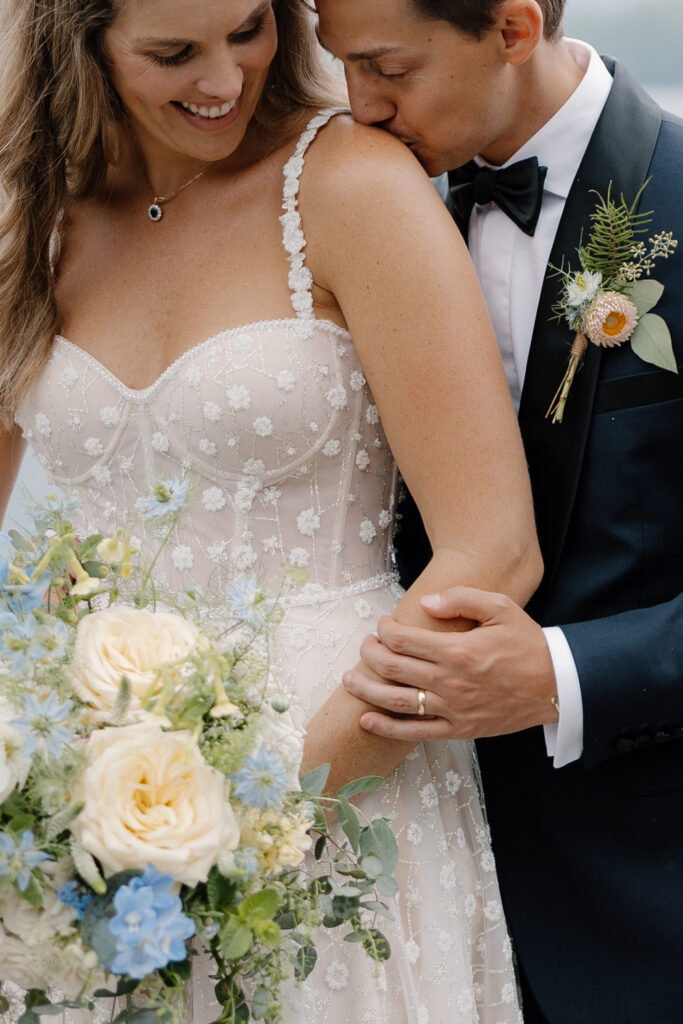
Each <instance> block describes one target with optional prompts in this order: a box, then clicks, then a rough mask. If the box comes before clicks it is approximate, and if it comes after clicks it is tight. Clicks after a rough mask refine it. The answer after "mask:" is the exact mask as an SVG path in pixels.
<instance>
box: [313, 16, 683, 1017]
mask: <svg viewBox="0 0 683 1024" xmlns="http://www.w3.org/2000/svg"><path fill="white" fill-rule="evenodd" d="M317 6H318V11H319V16H320V18H319V30H320V37H321V40H322V42H323V44H324V45H325V46H326V47H327V48H328V49H329V50H331V51H332V53H334V54H335V56H337V57H339V58H341V59H342V60H343V62H344V65H345V70H346V75H347V81H348V86H349V94H350V99H351V104H352V108H353V113H354V116H355V118H356V119H357V120H359V121H363V122H365V123H368V124H376V125H379V126H380V127H382V128H384V129H386V130H387V131H389V132H391V133H392V134H394V135H396V136H397V137H398V138H399V139H401V140H402V141H403V142H405V143H406V144H407V145H408V146H410V148H411V149H412V150H413V152H414V153H415V155H416V156H417V158H418V159H419V160H420V162H421V163H422V164H423V166H424V167H425V168H426V170H427V171H428V173H429V174H430V175H432V176H435V175H438V174H441V173H442V172H444V171H447V170H448V171H450V172H451V173H450V175H449V186H450V189H449V191H450V194H449V196H448V199H447V201H448V203H449V207H450V209H451V211H452V212H453V214H454V216H456V218H458V219H459V223H460V226H461V229H462V230H463V232H464V233H465V235H466V236H467V237H468V241H469V246H470V252H471V254H472V258H473V260H474V262H475V266H476V267H477V271H478V273H479V278H480V281H481V285H482V288H483V291H484V294H485V297H486V300H487V304H488V308H489V312H490V315H491V319H492V322H493V325H494V328H495V331H496V335H497V337H498V341H499V345H500V348H501V354H502V357H503V362H504V365H505V368H506V371H507V375H508V380H509V383H510V387H511V390H512V395H513V399H514V400H515V402H516V403H517V404H518V408H519V423H520V428H521V431H522V435H523V439H524V443H525V447H526V451H527V458H528V463H529V470H530V474H531V482H532V487H533V491H534V501H535V507H536V517H537V526H538V532H539V537H540V541H541V547H542V550H543V554H544V559H545V567H546V572H545V577H544V580H543V583H542V585H541V587H540V589H539V591H538V593H537V595H536V596H535V598H534V599H533V601H532V603H531V605H530V607H529V608H528V609H527V612H524V611H523V610H522V609H520V608H518V607H516V606H515V605H514V604H512V602H510V601H509V600H507V599H505V598H502V597H500V596H497V595H488V594H484V593H481V592H478V591H471V590H466V589H464V588H455V589H454V590H453V591H451V592H449V593H447V594H444V595H439V596H435V597H434V598H433V599H432V600H431V603H428V602H427V601H425V606H426V607H428V610H430V611H431V613H432V614H433V615H435V616H437V617H439V618H449V617H453V618H455V617H458V616H460V617H465V618H468V619H471V620H473V621H474V622H475V623H476V624H477V625H475V628H474V629H472V630H471V632H468V633H458V634H452V633H440V634H439V633H431V632H424V631H421V630H417V629H410V628H407V627H403V626H400V625H398V624H397V623H395V622H394V621H393V620H392V619H384V620H382V622H381V623H380V627H379V639H376V638H368V639H367V640H366V642H365V644H364V647H363V656H364V660H365V661H366V662H367V663H368V664H369V665H371V667H372V668H374V669H375V671H376V672H378V673H379V674H380V676H382V677H384V678H385V679H386V680H387V682H386V683H384V684H381V683H376V682H373V681H371V680H370V679H369V678H366V677H364V676H363V675H362V674H360V673H349V674H348V675H347V677H345V680H344V682H345V685H347V686H348V688H349V689H350V690H351V691H352V692H353V693H356V694H357V695H359V696H361V697H364V698H365V699H366V700H368V701H369V702H370V703H373V704H375V705H376V706H378V707H379V708H386V709H387V710H388V711H389V712H391V711H394V710H396V707H397V704H396V698H397V695H398V697H399V698H400V697H401V696H403V698H404V700H405V692H406V691H405V689H404V687H405V685H409V686H411V687H414V688H415V689H413V693H415V698H416V704H415V706H416V708H417V692H416V691H417V690H418V689H422V690H424V691H425V692H426V712H427V716H434V717H427V718H422V719H420V718H418V717H415V718H396V717H393V716H391V715H386V714H380V713H369V714H367V715H366V716H364V719H363V723H362V724H363V725H364V727H366V728H368V729H370V730H371V731H373V732H375V733H377V734H382V735H386V736H394V737H403V738H406V739H412V740H418V739H429V738H439V737H445V736H450V737H465V738H470V737H474V738H481V737H496V738H495V739H491V738H489V739H482V740H481V742H480V743H479V744H478V748H479V754H480V760H481V766H482V771H483V776H484V788H485V793H486V800H487V807H488V812H489V817H490V821H491V827H492V831H493V841H494V849H495V850H496V852H497V857H498V865H499V872H500V882H501V887H502V891H503V897H504V901H505V906H506V911H507V914H508V921H509V925H510V928H511V931H512V934H513V938H514V942H515V946H516V949H517V952H518V955H519V960H520V967H521V975H522V983H523V989H524V996H525V1004H524V1014H525V1021H526V1022H527V1024H534V1022H544V1021H545V1022H550V1024H580V1022H581V1024H584V1022H585V1024H615V1022H618V1024H674V1022H676V1021H680V1020H683V596H682V595H681V591H683V458H682V456H681V438H683V386H682V384H681V377H679V376H677V375H675V374H673V373H670V372H666V371H664V370H658V369H656V368H655V367H654V366H652V365H651V364H649V363H645V362H643V361H641V360H640V359H639V358H638V357H637V356H636V355H635V354H634V353H633V352H632V350H631V348H630V345H629V344H628V343H625V344H623V345H622V346H621V347H615V348H610V349H600V348H597V347H596V346H593V345H591V346H590V347H589V351H588V353H587V356H586V359H585V364H584V367H583V369H582V371H581V372H580V373H579V374H578V375H577V378H576V380H575V381H574V384H573V388H572V391H571V393H570V396H569V400H568V404H567V407H566V412H565V416H564V422H563V423H561V424H553V423H552V422H551V421H550V420H549V419H547V418H546V415H545V414H546V410H547V408H548V406H549V404H550V402H551V399H552V397H553V394H554V392H555V389H556V387H557V386H558V384H559V382H560V380H561V378H562V375H563V373H564V370H565V368H566V365H567V360H568V356H569V346H570V344H571V341H572V333H571V332H570V331H569V328H568V327H567V326H566V323H560V324H558V323H554V322H552V321H551V315H552V307H553V304H554V303H555V302H556V301H557V299H558V297H559V282H558V279H557V278H553V277H548V276H546V268H547V264H548V263H550V264H552V265H553V266H554V267H558V266H561V265H562V263H563V261H564V264H565V265H566V264H567V263H569V264H570V265H571V266H572V268H573V269H576V267H577V256H576V249H577V246H578V245H579V244H580V243H581V240H582V233H583V239H584V241H585V240H586V239H587V236H588V234H589V232H590V230H591V222H590V213H591V211H592V209H593V207H594V203H595V195H594V194H592V191H591V190H597V191H598V192H600V193H601V194H602V195H605V194H606V193H607V190H608V188H609V186H610V183H611V184H612V195H613V196H615V197H617V198H619V197H620V195H621V194H622V193H623V195H624V196H625V198H626V199H627V201H631V200H632V199H633V198H634V197H635V195H636V193H637V192H638V190H639V188H640V187H641V185H643V183H644V182H645V181H646V180H647V179H648V178H651V179H652V180H651V182H650V184H649V185H648V187H647V190H646V193H645V196H644V199H643V201H642V203H641V207H640V209H641V210H643V211H647V210H654V216H653V224H652V227H651V229H650V231H649V233H648V236H647V237H650V235H654V234H655V233H657V232H660V231H665V230H666V231H672V232H673V234H674V236H675V237H677V238H678V239H681V249H680V250H679V252H678V253H677V254H675V255H674V256H673V257H672V258H670V259H669V260H668V261H666V262H664V261H661V262H658V264H657V267H656V271H655V276H656V278H657V279H658V280H660V281H661V282H662V283H663V284H664V285H665V292H664V297H663V299H662V300H661V302H660V304H659V306H658V307H657V313H658V314H660V315H661V316H662V317H663V318H664V319H665V321H666V322H667V324H668V325H669V327H670V329H671V333H672V336H673V344H674V351H675V355H676V359H677V362H678V365H679V367H681V366H683V286H682V282H683V123H681V122H680V121H679V120H677V119H675V118H673V117H671V116H670V115H667V114H663V113H662V111H661V110H660V109H659V108H658V107H657V105H656V104H655V103H654V102H653V101H652V100H651V99H649V97H648V96H647V95H646V94H645V93H644V92H643V91H642V90H641V89H640V88H639V87H638V86H637V85H636V84H635V83H634V82H633V81H632V79H631V78H630V77H629V76H628V74H627V72H626V71H625V70H624V68H623V67H622V66H621V65H620V64H619V63H618V62H615V61H613V60H611V59H607V58H606V59H605V60H604V61H603V60H601V59H600V58H599V57H598V56H597V54H596V53H595V52H594V51H592V50H591V49H590V48H589V47H587V46H586V45H585V44H580V43H574V42H569V41H567V40H563V39H562V38H561V31H560V30H561V21H562V14H563V7H564V0H318V3H317ZM644 31H647V26H646V25H644ZM474 157H477V163H478V164H480V165H486V166H488V167H492V168H498V167H507V166H508V165H520V166H515V169H514V170H513V171H512V178H510V175H508V176H507V178H505V177H504V176H495V177H494V174H493V171H485V172H484V173H483V174H480V173H479V174H478V173H477V171H478V169H477V167H475V166H473V165H472V164H470V161H472V160H473V158H474ZM454 169H460V170H455V171H454ZM482 457H485V453H482ZM397 544H398V546H399V549H400V550H399V560H400V564H401V567H402V570H403V576H404V581H405V582H406V583H410V582H411V580H412V579H413V578H414V577H415V575H417V574H418V573H419V572H420V571H421V569H422V567H423V565H424V564H425V561H426V559H427V558H428V556H429V546H428V543H427V541H426V538H425V537H424V533H423V532H422V531H421V527H420V523H419V517H418V516H417V513H416V512H415V510H414V507H413V508H412V510H411V509H410V508H408V510H407V511H406V512H405V513H404V521H403V528H402V531H401V533H400V536H399V537H398V538H397ZM454 582H457V581H454ZM527 613H528V614H527ZM542 627H547V628H546V629H545V630H544V629H543V628H542ZM558 627H559V628H558ZM397 684H403V686H399V685H397ZM403 706H404V705H403ZM558 711H559V722H558ZM554 723H557V724H554ZM539 725H544V726H545V735H544V730H542V729H540V728H538V726H539ZM530 726H535V727H534V728H530ZM502 734H506V735H502ZM549 755H550V756H549Z"/></svg>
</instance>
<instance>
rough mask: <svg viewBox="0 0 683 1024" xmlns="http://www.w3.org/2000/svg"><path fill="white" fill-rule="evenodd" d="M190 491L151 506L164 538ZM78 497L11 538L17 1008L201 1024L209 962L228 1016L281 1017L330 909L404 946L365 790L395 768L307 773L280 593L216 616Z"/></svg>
mask: <svg viewBox="0 0 683 1024" xmlns="http://www.w3.org/2000/svg"><path fill="white" fill-rule="evenodd" d="M186 489H187V487H186V484H184V483H182V484H181V483H179V482H178V481H177V480H172V481H165V482H164V481H159V482H157V483H156V484H155V486H154V488H153V491H152V493H151V495H150V496H149V497H148V498H143V499H142V500H141V501H140V502H139V503H138V506H139V514H140V516H141V517H142V518H143V519H146V520H147V522H148V524H149V523H153V524H156V526H157V528H158V532H159V533H160V534H161V535H162V540H161V542H160V546H159V551H160V550H161V549H162V548H163V545H164V543H165V539H164V538H166V539H167V538H168V537H169V536H170V532H171V529H172V527H173V526H174V524H175V522H176V520H177V517H178V515H180V513H181V511H182V504H183V499H184V495H185V492H186ZM72 510H73V505H70V504H69V503H68V502H66V503H65V502H61V501H59V500H57V499H56V498H54V497H48V499H47V500H46V502H45V503H44V504H43V505H41V506H40V507H37V508H36V515H35V522H36V528H37V531H38V536H37V537H24V536H20V535H19V534H18V533H16V532H12V533H11V535H10V536H8V535H5V534H0V1013H2V1012H6V1011H8V1010H9V1009H10V1006H11V1001H12V1003H13V1011H12V1012H13V1017H14V1016H19V1013H20V1012H21V1011H19V1010H16V1000H17V993H18V989H17V988H16V986H19V988H20V989H23V990H25V992H24V996H23V1012H21V1016H19V1020H20V1021H21V1024H37V1021H38V1018H39V1016H40V1014H42V1013H56V1012H61V1011H62V1009H64V1008H85V1009H88V1008H92V1005H93V1003H92V1000H93V999H102V998H109V997H118V999H117V1002H116V1003H114V1004H113V1007H114V1008H113V1010H112V1018H113V1020H114V1021H116V1022H123V1021H131V1022H138V1024H151V1022H152V1021H156V1020H168V1021H173V1020H176V1019H182V1015H183V998H184V991H185V983H186V982H187V980H188V979H189V977H190V973H191V969H192V959H193V957H195V956H196V955H198V954H207V955H208V956H210V957H211V958H212V964H211V969H210V973H211V976H212V978H215V980H216V987H215V992H216V998H217V1000H218V1002H219V1003H220V1004H221V1007H222V1009H221V1011H220V1020H221V1021H224V1022H234V1024H236V1022H246V1021H248V1020H249V1017H250V1014H251V1015H252V1016H253V1018H254V1019H256V1020H264V1021H267V1022H271V1024H275V1022H277V1021H278V1020H279V1019H280V998H279V989H280V985H281V983H282V981H283V980H285V979H287V978H291V977H294V978H295V979H299V980H301V979H303V978H305V977H306V976H307V975H308V974H309V973H310V971H311V970H312V969H313V968H314V965H315V961H316V951H315V945H314V941H313V935H314V929H315V927H316V926H317V925H318V924H320V923H321V922H322V923H324V924H325V926H327V927H335V926H337V925H340V926H343V927H345V928H346V929H347V930H348V935H347V938H348V939H349V940H350V941H357V942H359V943H361V944H362V946H363V947H364V948H365V950H366V952H367V953H368V955H369V956H370V957H372V958H374V959H375V960H378V961H379V960H384V959H386V958H387V957H388V956H389V946H388V943H387V941H386V939H385V938H384V936H383V935H382V933H381V932H380V931H379V930H378V928H377V927H376V918H377V915H385V916H390V914H389V911H388V908H387V906H386V904H385V903H384V901H383V898H382V897H383V896H384V897H387V896H392V895H393V894H394V893H395V892H396V889H397V886H396V883H395V881H394V879H393V877H392V873H393V871H394V868H395V866H396V861H397V848H396V842H395V839H394V836H393V833H392V832H391V829H390V827H389V825H388V824H387V821H386V820H385V819H381V818H380V819H375V820H373V821H368V820H365V821H363V820H362V819H361V816H360V812H358V811H357V810H356V809H355V808H354V807H353V806H352V805H351V803H350V802H349V798H350V797H352V796H353V795H355V794H357V793H361V792H368V791H371V790H373V789H376V788H378V787H379V785H381V782H382V780H381V779H379V778H375V777H372V778H368V779H362V780H358V781H357V782H355V783H351V784H349V785H348V786H347V787H345V788H344V789H343V790H342V791H341V792H340V793H339V794H338V796H337V797H336V798H334V799H332V798H326V797H323V796H321V793H322V791H323V788H324V786H325V783H326V779H327V769H326V768H325V767H321V768H319V769H316V771H314V772H312V773H310V774H309V775H308V776H307V777H305V778H304V779H303V780H302V782H301V784H300V783H299V781H298V769H299V765H300V761H301V754H302V744H303V729H302V727H301V725H300V723H299V722H298V720H297V715H296V714H295V708H294V707H293V706H292V705H291V704H290V699H289V697H288V695H287V694H286V693H284V692H283V691H282V690H281V689H280V688H279V687H278V685H277V682H276V681H274V680H273V679H272V678H271V676H272V673H271V670H270V660H269V644H270V640H271V639H272V637H271V634H272V628H273V625H274V624H275V623H277V621H278V620H279V618H280V617H281V614H282V611H281V604H280V599H278V598H272V597H269V595H268V594H267V593H266V592H265V591H264V590H263V589H262V588H261V587H260V586H259V584H258V581H257V580H254V579H244V578H242V579H237V580H235V581H234V584H233V586H232V589H231V591H230V592H229V593H228V594H225V595H221V597H222V606H223V609H224V608H225V605H226V604H227V606H228V612H227V613H226V612H225V611H223V614H222V620H223V621H222V625H221V627H220V629H219V630H218V629H212V628H211V627H210V626H209V625H207V622H210V617H209V618H207V616H206V614H205V612H206V606H207V604H208V598H205V597H204V596H203V595H202V594H200V593H198V592H197V591H186V592H184V593H183V594H176V595H169V594H162V593H161V592H160V590H159V588H158V586H157V585H156V584H155V582H154V571H153V570H154V565H155V563H156V560H157V559H158V555H159V552H157V554H156V556H155V558H154V559H153V560H152V563H151V564H147V563H145V562H144V561H143V559H142V558H141V556H140V553H139V551H138V550H137V545H136V542H135V540H134V537H133V536H132V535H131V531H130V529H121V530H118V531H117V532H116V533H114V534H113V535H111V536H104V535H101V534H96V535H92V536H89V537H87V538H81V539H80V540H78V539H77V538H76V535H75V532H74V529H73V527H72V525H71V522H70V518H69V516H70V513H71V511H72ZM286 585H287V583H286V581H285V584H284V586H285V587H286ZM226 618H227V619H228V624H227V625H226V622H225V620H226ZM325 811H327V814H328V817H332V816H336V818H337V820H338V822H339V825H340V828H338V829H336V831H335V834H334V836H333V835H332V834H331V831H330V826H329V825H328V824H327V819H326V814H325ZM313 845H314V847H315V850H314V855H315V858H317V860H318V862H319V863H318V865H317V870H316V872H315V873H314V874H313V875H309V874H308V873H307V871H306V865H305V864H304V855H305V854H306V852H307V851H308V850H309V848H311V846H313ZM203 970H206V967H204V968H203ZM206 973H209V970H207V971H206ZM244 979H246V981H247V984H246V985H245V984H244ZM4 982H10V983H12V984H11V985H10V986H9V987H8V986H4V988H3V986H2V984H1V983H4ZM245 988H246V990H247V992H248V994H246V992H245Z"/></svg>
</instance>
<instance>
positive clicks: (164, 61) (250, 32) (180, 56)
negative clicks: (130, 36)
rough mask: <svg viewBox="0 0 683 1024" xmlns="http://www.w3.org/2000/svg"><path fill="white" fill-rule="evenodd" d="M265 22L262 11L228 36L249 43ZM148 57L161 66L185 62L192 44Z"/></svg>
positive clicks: (171, 65)
mask: <svg viewBox="0 0 683 1024" xmlns="http://www.w3.org/2000/svg"><path fill="white" fill-rule="evenodd" d="M265 24H266V13H265V12H264V13H263V14H261V15H260V16H259V18H258V19H257V21H256V22H255V24H254V25H252V27H251V28H247V29H244V30H243V31H242V32H233V33H232V34H231V35H230V36H229V37H228V38H229V40H230V42H231V43H237V44H238V45H240V44H243V43H250V42H251V41H252V40H253V39H256V38H258V36H260V35H261V33H262V32H263V29H264V28H265ZM149 56H150V58H151V59H152V60H153V61H154V63H155V64H161V65H162V67H173V66H175V65H178V64H185V63H186V62H187V61H188V60H190V58H191V57H192V56H193V52H192V44H191V43H188V44H187V46H184V47H183V48H182V50H179V51H178V52H177V53H172V54H164V53H150V54H149Z"/></svg>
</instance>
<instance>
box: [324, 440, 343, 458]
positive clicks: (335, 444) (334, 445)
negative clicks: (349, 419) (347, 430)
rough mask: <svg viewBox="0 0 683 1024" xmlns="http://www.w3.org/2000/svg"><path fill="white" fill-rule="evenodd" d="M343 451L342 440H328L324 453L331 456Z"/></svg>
mask: <svg viewBox="0 0 683 1024" xmlns="http://www.w3.org/2000/svg"><path fill="white" fill-rule="evenodd" d="M340 451H341V441H328V442H327V444H326V445H325V447H324V448H323V455H327V457H328V458H331V457H332V456H333V455H339V453H340Z"/></svg>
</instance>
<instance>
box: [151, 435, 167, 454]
mask: <svg viewBox="0 0 683 1024" xmlns="http://www.w3.org/2000/svg"><path fill="white" fill-rule="evenodd" d="M151 443H152V448H153V449H154V451H155V452H160V453H161V454H162V455H165V454H166V452H167V451H168V448H169V440H168V437H167V436H166V434H164V433H162V431H161V430H156V431H155V432H154V433H153V434H152V442H151Z"/></svg>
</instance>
